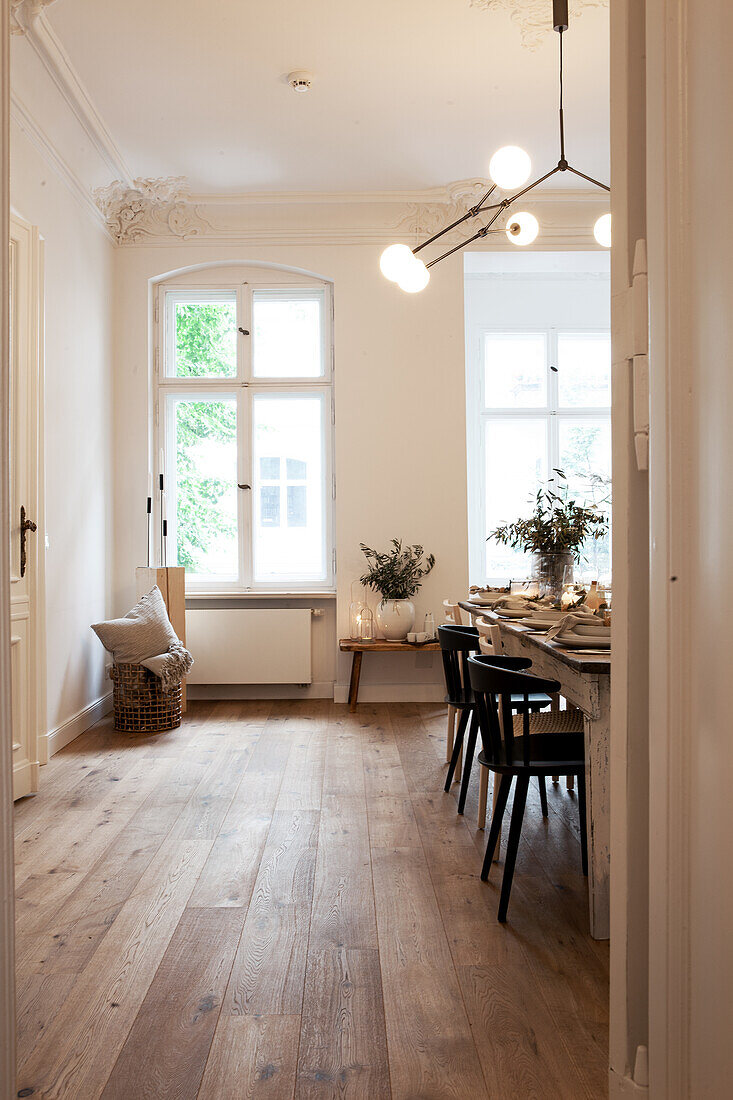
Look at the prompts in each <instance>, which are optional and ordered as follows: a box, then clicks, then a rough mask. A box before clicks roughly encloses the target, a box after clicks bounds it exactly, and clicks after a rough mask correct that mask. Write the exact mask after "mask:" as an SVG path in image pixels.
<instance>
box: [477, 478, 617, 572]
mask: <svg viewBox="0 0 733 1100" xmlns="http://www.w3.org/2000/svg"><path fill="white" fill-rule="evenodd" d="M555 473H556V474H558V475H559V476H560V477H562V478H564V477H565V475H564V473H563V472H562V470H555ZM552 481H554V479H551V480H550V484H551V483H552ZM591 481H592V482H593V484H594V487H596V488H597V487H598V486H599V485H605V481H604V479H603V478H601V477H598V476H597V475H593V477H592V478H591ZM605 503H607V498H606V499H605V500H602V501H600V502H598V503H594V504H592V505H590V506H589V507H586V506H585V505H582V504H578V503H577V502H576V501H575V500H570V499H569V491H568V487H567V485H565V486H564V488H563V489H561V490H560V492H556V491H555V490H554V489H550V488H545V489H539V490H538V492H537V496H536V498H535V507H534V512H533V513H532V515H531V516H530V517H529V518H528V519H518V520H516V522H515V523H504V524H502V525H501V526H499V527H497V528H495V530H493V531H492V532H491V534H490V535H489V536H488V537H487V542H488V540H489V539H494V540H495V541H496V542H498V543H500V544H501V545H502V546H510V547H511V548H512V549H513V550H523V551H524V552H525V553H534V554H564V553H570V554H577V553H578V551H579V550H580V548H581V547H582V545H583V543H584V542H585V540H586V539H588V538H593V539H596V540H597V539H602V538H603V536H604V535H605V534H606V532H607V531H608V517H607V516H606V515H605V514H604V513H603V512H602V511H601V510H600V504H605Z"/></svg>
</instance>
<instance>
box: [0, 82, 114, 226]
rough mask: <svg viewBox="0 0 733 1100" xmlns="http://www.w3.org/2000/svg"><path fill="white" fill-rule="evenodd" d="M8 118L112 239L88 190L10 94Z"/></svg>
mask: <svg viewBox="0 0 733 1100" xmlns="http://www.w3.org/2000/svg"><path fill="white" fill-rule="evenodd" d="M10 118H11V121H12V122H13V123H15V125H16V126H17V127H18V128H19V129H20V130H21V131H22V132H23V133H24V134H25V135H26V137H27V138H28V140H29V141H30V142H31V144H32V145H33V146H34V147H35V148H36V149H37V150H38V152H39V153H40V154H41V156H42V157H43V159H44V160H45V161H46V163H47V164H48V165H49V167H50V168H52V169H53V171H54V172H55V173H56V175H57V176H58V177H59V178H60V179H61V181H62V182H63V183H64V184H65V185H66V187H67V188H68V189H69V191H70V192H71V193H72V195H73V196H74V198H75V199H77V200H78V201H79V202H80V203H81V205H82V206H83V207H84V209H85V210H86V212H87V213H88V214H90V215H91V217H92V218H93V220H94V221H95V222H96V223H97V224H98V225H99V226H100V227H101V228H102V229H103V231H104V232H105V233H106V234H107V235H108V236H109V238H110V240H113V239H114V238H113V237H112V234H111V233H110V232H109V229H108V228H107V224H106V222H105V220H104V218H103V217H102V214H101V213H100V211H99V209H98V207H97V205H96V203H95V202H94V199H93V198H92V195H91V192H90V191H89V188H88V187H87V185H86V184H85V183H84V182H83V181H82V180H81V179H80V178H79V176H78V175H77V174H76V172H75V171H74V169H73V168H71V166H70V165H69V164H68V162H67V161H66V160H65V159H64V157H63V156H62V155H61V153H60V152H59V150H58V149H57V148H56V146H55V145H54V143H53V142H52V141H51V139H50V138H49V137H48V135H47V134H46V132H45V131H44V130H43V128H42V127H41V126H40V125H39V123H38V122H37V121H36V120H35V118H34V117H33V115H32V114H31V112H30V111H29V110H28V108H27V107H26V105H25V104H24V103H23V101H22V100H21V99H20V97H19V96H18V95H17V94H16V93H15V92H13V93H12V95H11V100H10Z"/></svg>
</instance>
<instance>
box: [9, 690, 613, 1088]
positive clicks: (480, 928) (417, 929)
mask: <svg viewBox="0 0 733 1100" xmlns="http://www.w3.org/2000/svg"><path fill="white" fill-rule="evenodd" d="M445 728H446V712H445V708H444V707H442V706H440V705H438V704H362V705H360V706H359V708H358V710H357V711H356V713H354V714H351V713H350V712H349V711H348V710H347V708H346V707H345V706H338V705H334V704H332V703H327V702H322V701H311V702H307V701H299V702H284V701H272V702H262V701H253V702H240V701H226V702H211V701H207V702H192V703H191V704H190V706H189V710H188V713H187V715H186V718H185V720H184V722H183V724H182V726H181V727H180V728H179V729H178V730H173V731H171V733H170V734H164V735H161V736H158V737H153V736H150V737H144V738H126V737H124V736H121V735H119V734H116V733H115V732H114V731H113V729H112V727H111V722H110V721H109V720H105V721H104V722H101V723H99V724H98V725H97V726H96V727H95V728H94V729H92V730H90V731H89V732H88V733H86V734H84V735H83V736H82V737H79V738H77V740H76V741H74V742H72V744H71V745H69V746H67V747H66V748H65V749H64V750H62V752H60V753H59V754H57V755H56V756H55V757H53V758H52V760H51V762H50V764H49V765H48V767H45V768H43V769H42V771H41V792H40V794H39V795H38V796H36V797H35V798H28V799H23V800H21V802H20V803H19V804H18V805H17V806H16V821H17V831H16V845H17V847H16V853H17V901H18V904H17V922H18V935H17V988H18V1065H19V1069H18V1090H26V1091H25V1093H24V1094H26V1095H33V1096H37V1097H45V1098H52V1097H66V1098H69V1100H76V1098H77V1097H84V1100H97V1098H100V1097H105V1098H108V1100H109V1098H112V1097H120V1098H128V1097H129V1098H131V1100H137V1098H138V1097H140V1098H145V1097H161V1098H163V1097H168V1098H170V1100H194V1098H195V1097H200V1098H201V1100H230V1098H236V1100H240V1098H243V1100H244V1098H252V1100H306V1098H307V1100H317V1098H321V1097H323V1098H324V1100H332V1098H333V1100H342V1098H352V1100H359V1098H362V1097H363V1098H365V1100H450V1098H451V1097H460V1098H462V1100H464V1098H465V1100H488V1098H491V1100H494V1098H495V1097H501V1098H502V1100H513V1098H517V1100H525V1098H536V1100H546V1098H547V1100H550V1098H552V1100H554V1098H555V1097H560V1096H561V1097H563V1100H566V1098H567V1100H575V1098H576V1097H579V1098H580V1097H583V1098H589V1100H595V1098H596V1097H599V1096H602V1095H604V1094H605V1090H606V1080H607V1069H606V1066H607V1028H608V1014H607V998H608V952H607V945H605V944H599V943H597V942H595V941H593V940H591V939H590V937H589V935H588V930H587V929H588V910H587V887H586V882H585V880H584V879H583V877H582V875H581V873H580V858H579V851H578V825H577V800H576V796H575V794H572V793H571V794H569V793H568V792H567V791H566V789H565V787H564V785H560V786H550V789H549V790H548V797H549V805H550V817H549V819H548V820H545V819H543V818H542V817H541V814H540V810H539V799H538V796H537V791H536V790H534V789H532V790H531V791H530V798H529V802H528V808H527V817H526V825H525V831H524V834H523V838H522V844H521V846H520V851H519V857H518V860H517V869H516V875H515V884H514V890H513V893H512V901H511V907H510V912H509V922H508V924H506V925H504V926H502V925H499V924H498V923H497V921H496V908H497V904H498V893H499V888H500V881H501V872H502V869H503V865H502V859H503V853H502V855H501V858H500V860H499V862H498V863H497V864H495V865H494V868H493V869H492V875H491V881H490V883H489V884H488V885H486V884H484V883H482V882H481V881H480V879H479V871H480V866H481V856H482V853H483V848H484V845H485V843H486V836H485V834H484V832H483V831H481V830H479V829H478V828H477V825H476V811H477V793H478V770H477V768H476V771H475V775H474V777H473V781H472V784H471V789H470V792H469V797H468V801H467V804H466V813H465V815H464V816H463V817H461V818H459V817H458V816H457V815H456V796H457V788H455V787H454V789H453V791H452V792H451V793H450V794H445V793H444V792H443V789H442V788H443V782H444V779H445V769H446V764H445V760H444V756H445ZM505 842H506V837H504V843H505ZM27 1090H30V1091H27Z"/></svg>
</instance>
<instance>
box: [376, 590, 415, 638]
mask: <svg viewBox="0 0 733 1100" xmlns="http://www.w3.org/2000/svg"><path fill="white" fill-rule="evenodd" d="M414 625H415V605H414V603H413V602H412V600H382V601H381V602H380V603H378V604H377V626H378V627H379V629H380V631H381V632H382V634H383V635H384V637H385V638H386V639H387V641H389V642H404V640H405V638H406V637H407V635H408V633H409V632H410V631H411V630H412V628H413V626H414Z"/></svg>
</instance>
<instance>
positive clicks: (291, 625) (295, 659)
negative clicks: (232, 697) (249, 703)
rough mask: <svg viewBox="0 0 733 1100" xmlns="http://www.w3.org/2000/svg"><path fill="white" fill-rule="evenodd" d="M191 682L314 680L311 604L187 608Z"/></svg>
mask: <svg viewBox="0 0 733 1100" xmlns="http://www.w3.org/2000/svg"><path fill="white" fill-rule="evenodd" d="M186 647H187V648H188V649H190V651H191V653H192V654H193V659H194V662H195V663H194V666H193V668H192V669H191V672H190V674H189V676H188V678H187V679H188V683H189V684H309V683H310V682H311V609H310V608H309V607H306V608H280V607H266V608H239V607H226V608H201V609H195V610H187V611H186Z"/></svg>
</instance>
